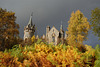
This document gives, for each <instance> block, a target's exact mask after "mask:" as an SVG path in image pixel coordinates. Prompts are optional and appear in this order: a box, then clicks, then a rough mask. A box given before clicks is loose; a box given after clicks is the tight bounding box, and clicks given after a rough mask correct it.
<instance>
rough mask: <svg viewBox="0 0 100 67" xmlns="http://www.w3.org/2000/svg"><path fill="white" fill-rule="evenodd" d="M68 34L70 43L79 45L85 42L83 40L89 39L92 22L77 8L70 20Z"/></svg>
mask: <svg viewBox="0 0 100 67" xmlns="http://www.w3.org/2000/svg"><path fill="white" fill-rule="evenodd" d="M68 23H69V25H68V28H67V29H68V31H67V32H66V33H67V34H68V37H67V41H68V44H69V45H74V46H77V47H78V46H79V45H82V44H83V41H84V40H85V39H87V37H86V36H87V35H88V30H89V29H90V24H89V22H88V21H87V18H86V17H85V16H84V15H83V13H82V12H81V11H79V10H77V11H76V12H75V13H74V12H72V14H71V18H70V20H69V21H68Z"/></svg>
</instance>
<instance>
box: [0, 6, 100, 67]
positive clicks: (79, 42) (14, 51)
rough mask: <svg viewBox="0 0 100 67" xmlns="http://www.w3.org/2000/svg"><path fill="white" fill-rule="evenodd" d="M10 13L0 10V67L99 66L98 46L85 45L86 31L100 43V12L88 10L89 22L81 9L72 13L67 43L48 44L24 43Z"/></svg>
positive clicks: (36, 41) (99, 48) (32, 39)
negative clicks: (89, 13) (90, 31)
mask: <svg viewBox="0 0 100 67" xmlns="http://www.w3.org/2000/svg"><path fill="white" fill-rule="evenodd" d="M15 20H16V16H15V13H14V12H12V11H7V10H6V9H2V8H0V67H100V47H99V46H100V45H99V44H98V45H97V44H95V45H96V47H95V48H92V46H89V44H88V45H84V44H83V41H84V40H87V39H88V38H87V35H88V31H89V30H93V33H94V34H95V35H96V36H98V37H99V39H98V40H100V9H99V8H95V9H94V10H91V19H88V18H86V17H85V16H84V15H83V13H82V12H81V11H80V10H77V11H76V12H72V13H71V17H70V19H69V21H68V24H69V25H68V27H67V28H66V30H68V31H66V34H67V35H68V37H67V39H66V42H67V44H61V43H59V44H58V45H53V43H50V44H48V43H47V42H45V41H42V39H38V40H36V39H35V35H34V36H33V37H32V38H31V41H29V42H28V43H25V42H24V41H23V40H22V39H21V38H20V37H19V30H18V29H19V25H18V24H17V23H16V22H15Z"/></svg>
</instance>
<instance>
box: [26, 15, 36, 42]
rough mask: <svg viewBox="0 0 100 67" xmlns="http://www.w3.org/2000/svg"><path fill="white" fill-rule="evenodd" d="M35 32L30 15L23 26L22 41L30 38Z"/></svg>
mask: <svg viewBox="0 0 100 67" xmlns="http://www.w3.org/2000/svg"><path fill="white" fill-rule="evenodd" d="M34 32H35V25H33V24H32V15H31V16H30V20H29V22H28V25H27V26H26V27H24V41H25V40H27V39H30V38H31V37H32V36H33V35H34Z"/></svg>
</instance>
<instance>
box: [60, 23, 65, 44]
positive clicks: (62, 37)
mask: <svg viewBox="0 0 100 67" xmlns="http://www.w3.org/2000/svg"><path fill="white" fill-rule="evenodd" d="M60 37H61V43H64V31H63V25H62V21H61V26H60Z"/></svg>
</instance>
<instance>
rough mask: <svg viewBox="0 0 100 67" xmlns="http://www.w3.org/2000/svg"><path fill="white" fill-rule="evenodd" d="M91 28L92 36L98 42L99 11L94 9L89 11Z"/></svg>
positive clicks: (99, 35) (99, 34) (99, 32)
mask: <svg viewBox="0 0 100 67" xmlns="http://www.w3.org/2000/svg"><path fill="white" fill-rule="evenodd" d="M90 21H91V26H92V30H93V31H94V34H95V35H97V36H98V37H99V40H100V9H99V8H95V9H94V10H92V11H91V19H90Z"/></svg>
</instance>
